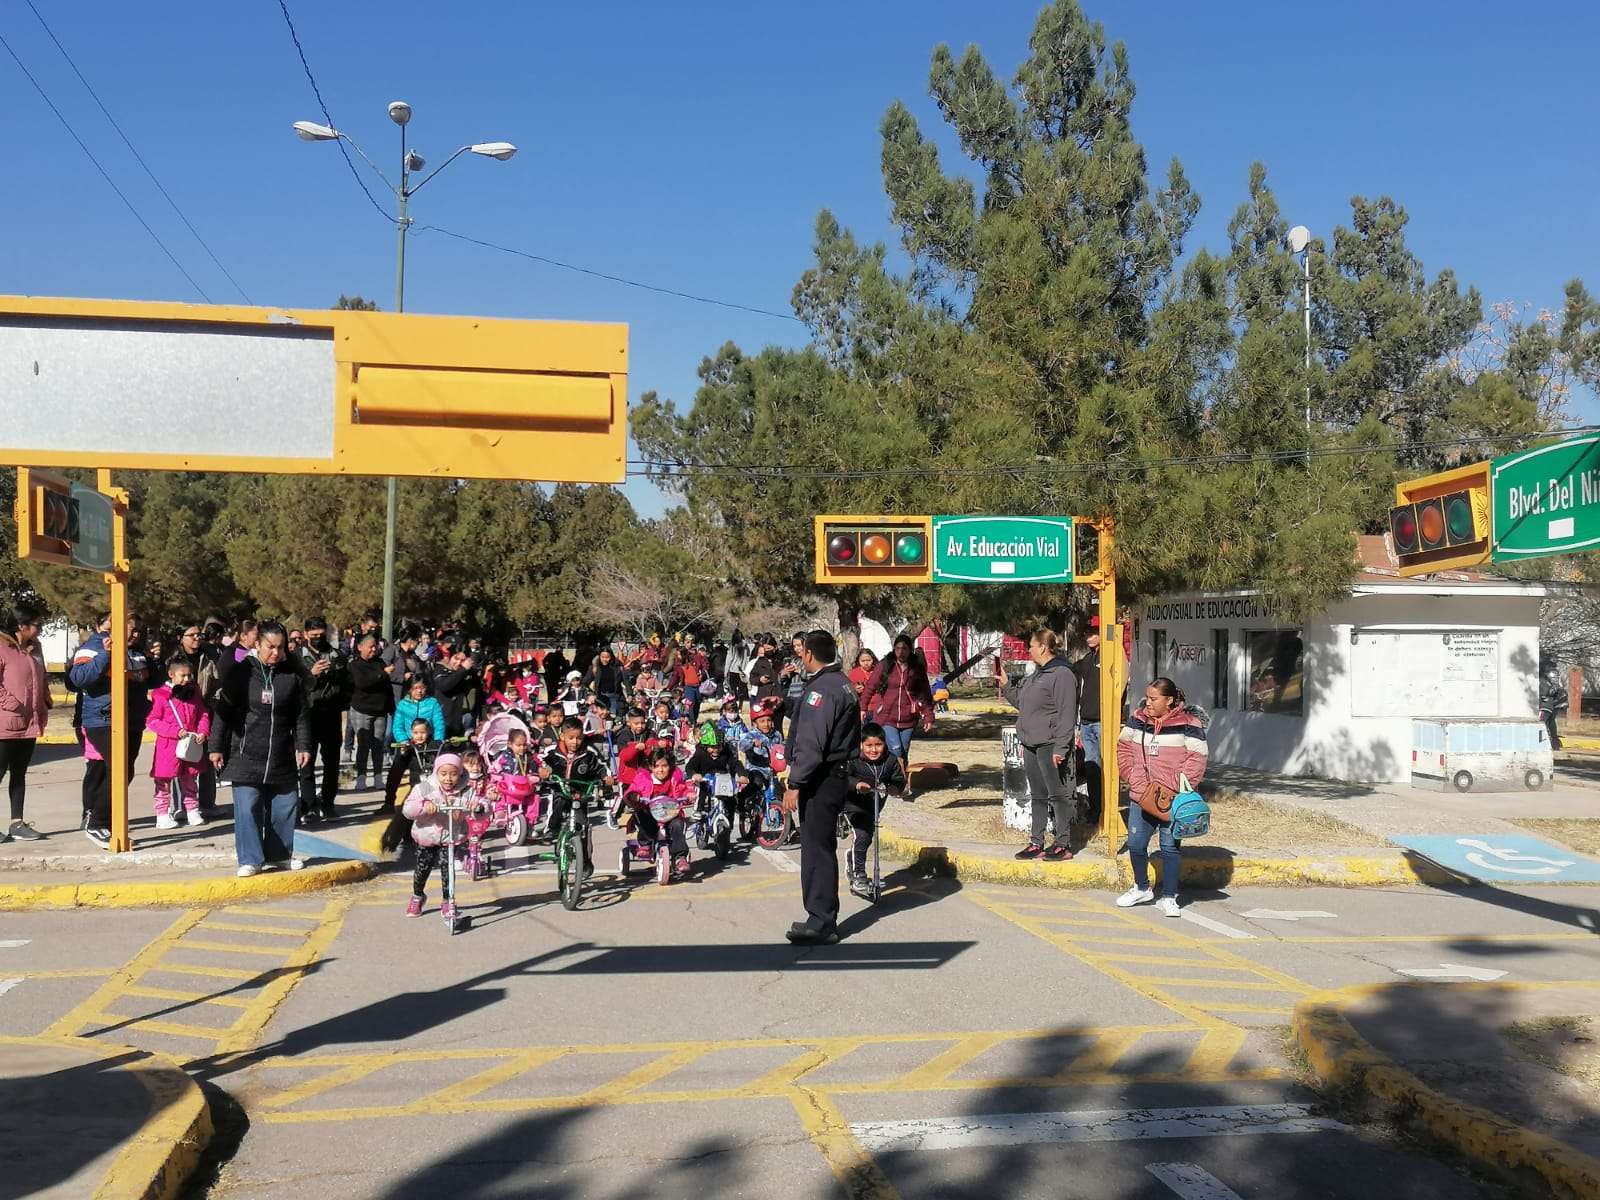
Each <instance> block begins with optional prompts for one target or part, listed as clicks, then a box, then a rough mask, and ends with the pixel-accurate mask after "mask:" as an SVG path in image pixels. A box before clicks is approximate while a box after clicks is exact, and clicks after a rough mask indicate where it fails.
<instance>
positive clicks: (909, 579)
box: [815, 515, 933, 584]
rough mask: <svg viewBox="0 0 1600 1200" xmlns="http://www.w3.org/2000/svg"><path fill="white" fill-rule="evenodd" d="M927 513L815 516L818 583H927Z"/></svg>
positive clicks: (929, 542)
mask: <svg viewBox="0 0 1600 1200" xmlns="http://www.w3.org/2000/svg"><path fill="white" fill-rule="evenodd" d="M932 547H933V525H932V519H931V518H929V517H923V516H916V517H894V516H852V515H828V516H819V517H817V518H816V548H815V550H816V581H817V582H818V583H834V584H839V583H931V582H932V580H933V563H932V556H933V551H932Z"/></svg>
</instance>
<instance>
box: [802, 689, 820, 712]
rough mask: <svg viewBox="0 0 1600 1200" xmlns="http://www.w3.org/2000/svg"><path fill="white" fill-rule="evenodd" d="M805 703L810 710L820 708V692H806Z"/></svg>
mask: <svg viewBox="0 0 1600 1200" xmlns="http://www.w3.org/2000/svg"><path fill="white" fill-rule="evenodd" d="M806 703H807V704H809V705H810V706H811V707H812V708H821V707H822V693H821V692H807V693H806Z"/></svg>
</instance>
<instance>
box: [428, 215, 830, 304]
mask: <svg viewBox="0 0 1600 1200" xmlns="http://www.w3.org/2000/svg"><path fill="white" fill-rule="evenodd" d="M429 230H432V231H433V232H434V233H442V234H444V235H445V237H449V238H455V239H456V240H457V241H459V242H471V243H472V244H473V245H474V246H482V247H484V248H485V249H487V250H498V251H500V253H502V254H512V255H515V256H516V257H518V258H526V259H528V260H530V261H532V262H536V263H543V264H544V265H545V266H547V267H560V268H561V269H562V270H563V271H576V272H577V273H578V274H580V275H589V276H593V277H594V278H595V279H605V280H609V281H610V282H612V283H620V284H623V285H624V286H626V287H631V288H640V289H642V290H644V291H647V292H657V293H659V294H660V295H663V296H676V297H677V298H678V299H680V300H693V301H694V302H695V303H697V304H714V305H716V306H717V307H718V308H732V309H737V310H738V311H740V312H747V313H755V314H756V315H757V316H762V317H776V318H777V319H778V320H780V321H794V322H796V323H797V324H803V322H801V321H800V318H799V317H797V316H795V315H794V314H793V313H786V312H778V311H777V310H776V309H771V308H758V307H756V306H755V305H753V304H739V303H736V302H735V301H732V300H718V299H717V298H716V297H714V296H697V295H695V294H694V293H693V292H680V291H678V290H677V289H676V288H669V287H662V286H660V285H659V284H654V283H644V282H643V281H641V280H638V279H628V278H626V277H625V276H622V275H612V274H610V273H609V272H606V271H596V270H594V269H593V268H592V267H580V266H578V265H577V264H576V263H569V262H562V261H561V260H560V259H558V258H548V257H546V256H545V255H543V254H533V253H531V252H529V251H527V250H518V249H516V248H515V247H514V246H502V245H501V244H500V243H498V242H490V241H485V240H484V239H483V238H476V237H471V236H469V235H468V234H465V233H457V232H455V231H454V230H452V229H445V228H443V227H442V226H439V225H421V226H418V227H417V230H416V232H418V233H426V232H428V231H429Z"/></svg>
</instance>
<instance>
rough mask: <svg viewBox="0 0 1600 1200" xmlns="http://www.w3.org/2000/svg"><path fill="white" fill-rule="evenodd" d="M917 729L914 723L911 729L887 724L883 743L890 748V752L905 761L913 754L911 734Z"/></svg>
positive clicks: (884, 729) (884, 728)
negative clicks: (897, 727)
mask: <svg viewBox="0 0 1600 1200" xmlns="http://www.w3.org/2000/svg"><path fill="white" fill-rule="evenodd" d="M916 731H917V729H916V726H914V725H913V726H912V727H911V728H909V729H896V728H895V727H894V726H893V725H885V726H884V727H883V744H884V745H885V746H887V747H888V748H889V753H890V754H892V755H894V756H895V757H896V758H898V759H899V760H900V761H901V762H905V761H907V759H909V758H910V756H911V735H912V734H914V733H915V732H916Z"/></svg>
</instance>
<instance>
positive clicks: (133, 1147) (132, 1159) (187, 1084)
mask: <svg viewBox="0 0 1600 1200" xmlns="http://www.w3.org/2000/svg"><path fill="white" fill-rule="evenodd" d="M0 1044H5V1045H34V1046H65V1047H70V1048H74V1049H78V1050H82V1051H84V1052H86V1053H87V1054H88V1055H89V1056H90V1057H91V1058H99V1059H102V1060H109V1059H116V1058H122V1057H127V1058H128V1059H129V1060H130V1061H127V1062H124V1063H121V1064H119V1065H118V1066H117V1068H116V1069H117V1070H123V1071H132V1072H134V1073H135V1075H136V1077H137V1078H138V1080H139V1083H140V1084H141V1085H142V1086H143V1087H144V1089H145V1091H146V1092H147V1093H148V1094H149V1097H150V1109H149V1116H148V1118H147V1119H146V1120H145V1123H144V1125H143V1126H142V1127H141V1128H140V1129H139V1132H138V1133H136V1134H134V1135H133V1137H132V1138H131V1139H130V1140H129V1141H128V1142H127V1144H126V1145H124V1146H123V1148H122V1150H121V1151H119V1152H118V1154H117V1157H116V1158H115V1159H114V1160H113V1161H112V1163H111V1166H110V1168H109V1169H108V1170H107V1171H106V1177H105V1180H104V1181H103V1182H102V1183H101V1184H100V1186H99V1187H98V1188H96V1189H95V1191H94V1200H172V1198H173V1197H175V1196H177V1195H178V1193H179V1191H180V1190H182V1188H183V1185H184V1183H185V1182H187V1181H188V1178H189V1176H190V1175H192V1174H194V1170H195V1168H196V1167H197V1166H199V1164H200V1156H201V1155H202V1154H203V1153H204V1152H205V1149H206V1147H207V1146H208V1145H210V1144H211V1138H212V1136H213V1135H214V1133H215V1130H214V1129H213V1127H212V1124H211V1106H210V1105H209V1104H207V1103H206V1098H205V1094H204V1093H203V1092H201V1090H200V1088H199V1086H198V1085H197V1084H196V1083H195V1082H194V1080H193V1079H191V1078H189V1076H188V1075H187V1074H186V1073H185V1072H184V1070H183V1068H182V1067H180V1066H179V1065H178V1063H177V1062H176V1061H175V1060H173V1059H171V1058H168V1057H167V1056H166V1055H165V1054H157V1053H154V1052H152V1051H146V1050H134V1049H132V1048H131V1047H127V1046H108V1045H105V1044H102V1043H100V1042H90V1041H87V1040H85V1039H81V1038H66V1039H55V1038H43V1037H31V1038H25V1037H0Z"/></svg>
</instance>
